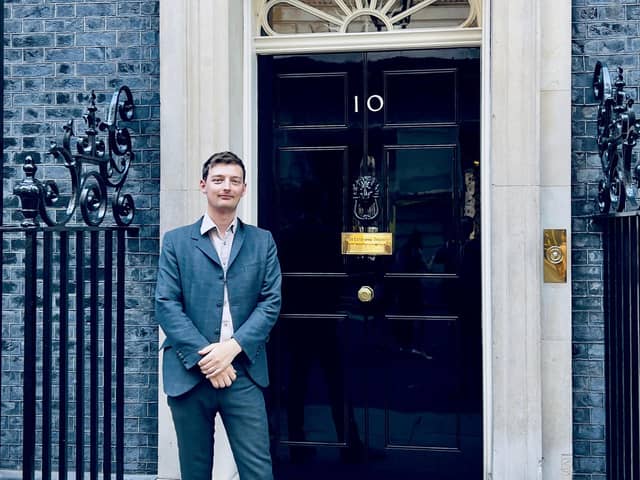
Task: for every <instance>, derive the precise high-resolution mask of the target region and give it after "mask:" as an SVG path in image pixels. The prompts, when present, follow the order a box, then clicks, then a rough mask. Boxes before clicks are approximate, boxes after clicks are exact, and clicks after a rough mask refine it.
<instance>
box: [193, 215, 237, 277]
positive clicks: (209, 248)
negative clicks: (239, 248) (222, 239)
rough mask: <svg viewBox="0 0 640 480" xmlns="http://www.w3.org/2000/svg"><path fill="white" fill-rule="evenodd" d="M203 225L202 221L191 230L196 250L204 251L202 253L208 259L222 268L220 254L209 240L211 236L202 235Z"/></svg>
mask: <svg viewBox="0 0 640 480" xmlns="http://www.w3.org/2000/svg"><path fill="white" fill-rule="evenodd" d="M201 224H202V219H201V220H200V221H199V222H196V223H195V224H194V225H193V229H192V230H191V238H192V239H193V240H194V242H195V245H196V248H198V249H199V250H200V251H202V253H204V254H205V255H206V256H207V257H209V258H210V259H211V261H213V262H214V263H216V264H217V265H219V266H222V262H220V257H218V253H217V252H216V249H215V248H213V244H212V243H211V239H210V238H209V235H207V234H205V235H202V234H201V233H200V225H201ZM234 243H235V242H234Z"/></svg>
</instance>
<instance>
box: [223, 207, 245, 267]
mask: <svg viewBox="0 0 640 480" xmlns="http://www.w3.org/2000/svg"><path fill="white" fill-rule="evenodd" d="M244 237H245V229H244V224H243V223H242V222H241V221H240V219H238V226H237V230H236V233H235V234H234V236H233V244H232V245H231V253H230V254H229V265H228V266H227V269H229V268H230V267H231V265H232V264H233V261H234V260H235V259H236V257H237V256H238V253H239V252H240V249H241V248H242V244H243V243H244Z"/></svg>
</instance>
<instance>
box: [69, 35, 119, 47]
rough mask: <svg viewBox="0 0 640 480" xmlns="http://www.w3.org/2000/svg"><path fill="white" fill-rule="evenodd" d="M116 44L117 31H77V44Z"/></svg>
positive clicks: (96, 45) (106, 45)
mask: <svg viewBox="0 0 640 480" xmlns="http://www.w3.org/2000/svg"><path fill="white" fill-rule="evenodd" d="M115 44H116V33H115V32H104V33H96V32H93V33H76V45H82V46H88V47H108V46H110V45H115Z"/></svg>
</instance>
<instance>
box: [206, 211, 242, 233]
mask: <svg viewBox="0 0 640 480" xmlns="http://www.w3.org/2000/svg"><path fill="white" fill-rule="evenodd" d="M237 227H238V217H233V221H232V222H231V225H229V229H228V230H227V232H229V231H230V232H231V233H236V229H237ZM214 228H215V229H216V230H217V229H218V226H217V225H216V224H215V222H214V221H213V220H212V219H211V217H210V216H209V214H208V213H207V212H205V213H204V216H203V217H202V223H201V224H200V235H204V234H205V233H208V232H209V231H211V230H213V229H214Z"/></svg>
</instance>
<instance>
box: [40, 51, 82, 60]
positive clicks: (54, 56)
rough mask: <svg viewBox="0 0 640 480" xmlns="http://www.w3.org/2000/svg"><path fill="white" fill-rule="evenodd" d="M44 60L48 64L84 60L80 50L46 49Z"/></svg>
mask: <svg viewBox="0 0 640 480" xmlns="http://www.w3.org/2000/svg"><path fill="white" fill-rule="evenodd" d="M46 52H47V53H46V59H47V61H49V62H78V61H82V60H84V49H82V48H48V49H47V51H46Z"/></svg>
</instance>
